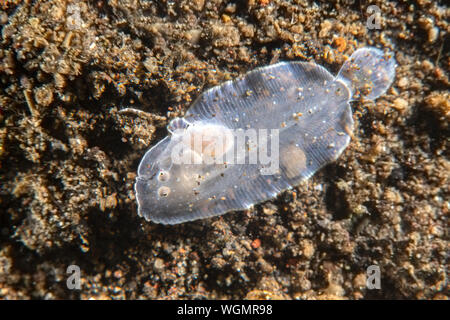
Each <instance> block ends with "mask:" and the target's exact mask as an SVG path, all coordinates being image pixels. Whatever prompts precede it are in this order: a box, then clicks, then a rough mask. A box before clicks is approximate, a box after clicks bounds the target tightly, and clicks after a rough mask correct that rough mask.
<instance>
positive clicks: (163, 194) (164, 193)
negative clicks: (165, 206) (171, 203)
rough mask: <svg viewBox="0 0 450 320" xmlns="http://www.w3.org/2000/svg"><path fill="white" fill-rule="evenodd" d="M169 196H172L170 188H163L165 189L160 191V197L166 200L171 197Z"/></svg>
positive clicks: (162, 188)
mask: <svg viewBox="0 0 450 320" xmlns="http://www.w3.org/2000/svg"><path fill="white" fill-rule="evenodd" d="M169 194H170V188H169V187H166V186H163V187H160V188H159V189H158V196H159V197H160V198H166V197H168V196H169Z"/></svg>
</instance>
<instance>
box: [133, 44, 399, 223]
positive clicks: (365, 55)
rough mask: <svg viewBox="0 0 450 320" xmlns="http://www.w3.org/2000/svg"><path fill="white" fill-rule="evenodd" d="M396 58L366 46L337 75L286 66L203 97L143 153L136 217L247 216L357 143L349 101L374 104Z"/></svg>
mask: <svg viewBox="0 0 450 320" xmlns="http://www.w3.org/2000/svg"><path fill="white" fill-rule="evenodd" d="M394 76H395V60H394V58H393V57H392V55H391V54H389V53H388V54H385V53H383V52H382V51H381V50H378V49H375V48H362V49H359V50H357V51H355V53H354V54H353V55H352V56H351V57H350V59H349V60H347V61H346V62H345V63H344V65H343V66H342V68H341V70H340V72H339V74H338V75H337V76H336V77H335V76H333V75H332V74H331V73H330V72H328V71H327V70H326V69H325V68H323V67H321V66H319V65H317V64H315V63H313V62H280V63H277V64H274V65H270V66H266V67H261V68H257V69H255V70H253V71H250V72H249V73H247V74H245V75H244V76H242V77H240V78H237V79H235V80H232V81H228V82H225V83H223V84H221V85H219V86H216V87H213V88H211V89H209V90H207V91H205V92H204V93H203V94H202V95H200V96H199V97H198V99H197V100H196V101H195V102H194V103H193V105H192V106H191V107H190V109H189V110H188V111H187V113H186V115H185V117H184V118H176V119H174V120H172V121H171V122H170V123H169V125H168V131H169V133H170V134H169V135H168V136H167V137H166V138H164V139H163V140H161V141H160V142H159V143H158V144H156V145H155V146H154V147H152V148H151V149H150V150H149V151H147V153H146V154H145V155H144V157H143V159H142V160H141V163H140V165H139V168H138V177H137V180H136V184H135V191H136V198H137V202H138V213H139V215H140V216H143V217H144V218H145V219H147V220H151V221H153V222H156V223H162V224H177V223H182V222H186V221H192V220H197V219H202V218H207V217H212V216H218V215H222V214H224V213H226V212H229V211H236V210H243V209H248V208H250V207H251V206H253V205H254V204H257V203H260V202H263V201H265V200H269V199H272V198H274V197H276V196H277V195H278V194H279V193H280V192H282V191H284V190H287V189H290V188H293V187H295V186H297V185H299V184H300V182H301V181H303V180H306V179H308V178H309V177H311V176H312V175H313V174H314V173H315V172H316V171H317V170H319V169H320V168H321V167H323V166H325V165H326V164H328V163H330V162H332V161H335V160H336V159H337V158H338V157H339V156H340V154H341V153H342V152H343V150H344V149H345V148H346V147H347V145H348V144H349V142H350V137H351V135H352V131H353V119H352V112H351V108H350V101H352V100H353V99H356V98H357V97H358V96H362V95H364V96H365V98H368V99H376V98H377V97H378V96H380V95H381V94H383V93H384V92H385V91H386V90H387V89H388V88H389V86H390V85H391V83H392V81H393V78H394Z"/></svg>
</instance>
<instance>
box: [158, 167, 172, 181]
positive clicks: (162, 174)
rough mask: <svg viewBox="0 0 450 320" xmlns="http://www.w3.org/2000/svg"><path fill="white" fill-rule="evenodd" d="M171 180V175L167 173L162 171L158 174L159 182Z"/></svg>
mask: <svg viewBox="0 0 450 320" xmlns="http://www.w3.org/2000/svg"><path fill="white" fill-rule="evenodd" d="M169 179H170V174H169V173H168V172H167V171H164V170H161V171H160V172H159V173H158V181H161V182H164V181H167V180H169Z"/></svg>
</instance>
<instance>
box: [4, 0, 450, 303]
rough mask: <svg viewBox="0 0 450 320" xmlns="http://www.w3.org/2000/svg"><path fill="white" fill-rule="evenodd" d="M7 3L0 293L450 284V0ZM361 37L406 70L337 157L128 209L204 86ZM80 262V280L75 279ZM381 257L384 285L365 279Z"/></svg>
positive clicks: (341, 292)
mask: <svg viewBox="0 0 450 320" xmlns="http://www.w3.org/2000/svg"><path fill="white" fill-rule="evenodd" d="M370 4H375V5H377V6H378V7H379V8H380V9H381V14H380V20H379V22H380V29H378V30H377V29H374V30H370V29H368V28H366V21H367V19H368V18H369V16H370V15H369V14H368V13H367V12H366V9H367V7H368V6H369V5H370ZM0 6H1V9H2V11H1V13H0V28H1V43H0V79H1V83H0V86H1V91H0V164H1V168H0V179H1V193H0V208H1V211H0V298H3V299H29V298H38V299H60V298H63V299H66V298H69V299H80V298H81V299H88V298H94V299H204V298H210V299H211V298H214V299H215V298H217V299H231V298H247V299H373V298H383V299H384V298H399V299H446V298H448V292H447V291H446V289H447V275H446V272H447V267H448V263H447V260H446V255H447V253H448V245H449V243H448V224H447V223H448V221H447V218H448V211H449V210H448V208H449V203H448V200H449V181H448V180H449V172H450V162H449V153H448V137H449V136H450V135H449V127H448V124H449V119H450V106H449V80H448V71H449V64H450V57H449V42H448V40H449V39H448V31H449V25H448V21H449V17H450V10H449V8H448V7H447V6H446V5H445V4H444V1H426V0H421V1H419V0H417V1H399V2H394V1H386V2H385V1H369V2H367V1H306V0H305V1H278V0H247V1H234V2H233V1H220V0H216V1H206V0H192V1H188V0H182V1H155V2H152V1H143V0H140V1H137V0H115V1H109V2H108V1H87V2H82V1H76V0H74V1H69V0H67V1H60V0H58V1H20V0H16V1H14V0H10V1H1V2H0ZM446 41H447V42H446ZM366 45H371V46H376V47H379V48H387V49H390V50H392V51H393V52H394V53H395V55H396V60H397V63H398V68H397V75H396V79H395V81H394V83H393V85H392V87H391V88H390V89H389V90H388V92H387V93H386V94H385V95H383V96H382V97H380V98H379V99H378V100H377V101H376V102H375V103H374V102H355V103H353V104H352V108H353V111H354V114H353V116H354V120H355V125H356V128H355V131H354V137H353V139H352V141H351V143H350V145H349V147H348V148H347V149H346V150H345V152H344V153H343V154H342V156H341V157H340V158H339V160H338V161H337V162H335V163H332V164H329V165H328V166H326V167H325V168H324V169H322V170H321V171H319V172H318V173H317V174H316V175H315V176H314V177H313V178H311V179H310V180H309V181H306V182H305V183H304V184H302V185H301V186H298V187H297V188H296V189H294V191H288V192H285V193H283V194H281V195H280V196H279V197H278V198H276V199H274V200H272V201H268V202H265V203H263V204H260V205H257V206H255V207H254V208H253V209H251V210H248V211H245V212H234V213H229V214H226V215H224V216H221V217H217V218H212V219H206V220H201V221H196V222H190V223H185V224H181V225H176V226H163V225H157V224H153V223H150V222H146V221H144V220H143V219H142V218H140V217H138V216H137V214H136V200H135V196H134V192H133V184H134V179H135V177H136V169H137V166H138V164H139V161H140V159H141V157H142V156H143V155H144V153H145V151H146V150H147V149H148V148H149V147H150V146H152V145H154V144H155V143H156V142H158V141H159V140H160V139H162V137H164V136H165V135H166V134H167V131H166V128H165V126H166V125H167V123H168V121H169V120H170V119H171V118H173V117H176V116H182V115H183V113H184V112H185V111H186V110H187V108H188V107H189V106H190V104H191V103H192V101H193V100H194V99H195V98H196V97H198V96H199V94H200V93H201V92H203V91H204V90H206V89H207V88H210V87H212V86H214V85H217V84H220V83H222V82H224V81H226V80H228V79H232V78H235V77H237V76H238V75H242V74H244V73H245V72H247V71H249V70H251V69H254V68H255V67H257V66H264V65H268V64H270V63H275V62H277V61H291V60H299V61H309V60H312V61H316V62H317V63H319V64H321V65H323V66H325V67H326V68H327V69H329V70H330V71H331V72H333V73H336V72H337V71H338V70H339V68H340V66H341V65H342V63H343V61H345V59H346V58H347V57H348V56H349V55H350V54H351V53H352V52H353V51H355V50H356V48H359V47H362V46H366ZM125 107H134V108H137V109H140V110H143V111H145V112H148V113H149V114H150V115H151V116H147V117H140V116H136V115H133V114H121V113H118V110H121V109H123V108H125ZM72 264H76V265H78V266H79V267H80V269H81V275H82V278H81V290H69V289H68V288H67V286H66V279H67V274H66V269H67V267H68V266H69V265H72ZM370 265H378V266H379V267H380V270H381V289H380V290H369V289H367V288H366V285H365V279H366V268H367V267H368V266H370Z"/></svg>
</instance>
